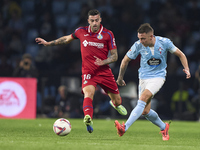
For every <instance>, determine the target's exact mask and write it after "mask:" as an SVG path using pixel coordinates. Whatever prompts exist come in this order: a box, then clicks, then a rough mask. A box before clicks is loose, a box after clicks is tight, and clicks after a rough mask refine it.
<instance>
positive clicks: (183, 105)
mask: <svg viewBox="0 0 200 150" xmlns="http://www.w3.org/2000/svg"><path fill="white" fill-rule="evenodd" d="M171 110H172V112H173V119H178V120H196V119H197V114H196V109H195V107H194V104H193V103H192V102H191V95H190V92H189V87H188V85H187V84H186V83H184V82H180V87H179V89H178V90H177V91H175V92H174V94H173V95H172V101H171Z"/></svg>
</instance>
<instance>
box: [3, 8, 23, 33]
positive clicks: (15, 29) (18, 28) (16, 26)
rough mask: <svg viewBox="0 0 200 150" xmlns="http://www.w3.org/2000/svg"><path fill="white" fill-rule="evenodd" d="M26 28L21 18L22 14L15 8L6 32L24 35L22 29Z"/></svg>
mask: <svg viewBox="0 0 200 150" xmlns="http://www.w3.org/2000/svg"><path fill="white" fill-rule="evenodd" d="M23 28H24V23H23V20H22V18H21V15H20V13H19V12H18V11H16V10H14V11H13V12H12V14H11V19H10V20H9V22H8V27H7V30H6V32H7V33H8V34H13V33H17V34H19V35H20V36H22V31H23Z"/></svg>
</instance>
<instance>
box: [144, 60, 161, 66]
mask: <svg viewBox="0 0 200 150" xmlns="http://www.w3.org/2000/svg"><path fill="white" fill-rule="evenodd" d="M147 63H148V65H149V66H151V67H157V66H159V65H160V63H161V60H160V59H155V58H152V59H149V60H148V61H147Z"/></svg>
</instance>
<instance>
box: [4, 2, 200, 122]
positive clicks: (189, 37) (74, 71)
mask: <svg viewBox="0 0 200 150" xmlns="http://www.w3.org/2000/svg"><path fill="white" fill-rule="evenodd" d="M92 8H96V9H98V10H99V11H100V12H101V15H102V18H103V20H102V24H103V25H104V26H105V27H106V28H108V29H111V30H112V31H113V33H114V35H115V38H116V44H117V48H118V55H119V58H118V61H117V62H116V63H114V64H112V65H111V68H112V71H113V74H114V75H115V76H117V75H118V71H119V67H120V66H119V65H120V63H121V60H122V58H123V56H124V55H125V54H126V52H127V50H128V49H130V46H131V45H132V44H133V41H136V40H137V37H136V35H137V28H138V27H139V25H140V24H142V23H144V22H149V23H150V24H151V25H152V27H153V28H155V29H156V33H155V34H156V35H162V36H166V37H168V38H170V39H171V40H172V41H173V42H174V44H175V45H177V47H179V48H180V49H181V50H182V51H183V52H184V53H185V54H186V56H187V58H188V61H189V66H190V72H191V75H192V78H191V79H190V80H188V81H186V80H185V76H184V74H183V73H182V66H181V64H180V62H179V61H178V60H177V58H176V57H175V56H173V55H171V54H169V56H168V68H167V74H168V77H167V80H166V83H165V85H164V86H163V88H162V89H161V91H160V92H159V93H158V94H157V95H156V97H155V101H157V103H156V105H157V107H156V108H155V109H157V112H158V113H159V114H160V116H161V118H164V119H168V118H175V119H179V118H182V119H184V116H181V117H180V115H181V114H183V113H181V112H182V111H185V112H186V113H187V112H188V111H189V113H187V115H188V114H189V115H190V114H192V115H191V116H192V117H188V116H187V119H191V120H197V118H198V113H199V109H200V108H199V107H200V104H199V103H200V102H199V101H200V98H199V93H198V92H199V91H200V87H199V84H200V82H199V81H200V80H199V79H197V78H199V76H197V75H195V73H196V74H199V69H198V68H199V66H200V51H199V49H198V47H200V20H199V14H200V0H126V1H124V0H2V1H0V10H1V11H0V70H1V71H0V76H1V77H16V76H20V77H27V76H26V75H23V74H21V75H16V70H17V69H18V68H19V67H20V64H21V63H20V62H21V59H22V58H23V57H24V54H26V55H27V54H29V55H30V56H31V61H32V62H31V63H32V64H31V65H32V66H33V68H34V69H37V73H36V72H35V71H34V73H33V74H32V75H31V74H29V76H28V77H36V78H37V79H38V86H37V87H38V88H37V91H38V92H37V108H38V114H46V116H49V117H52V115H51V114H52V111H54V109H55V108H53V107H52V109H51V110H49V109H48V108H49V106H47V105H56V104H58V102H57V101H56V100H57V99H58V98H57V97H59V92H58V90H57V89H59V87H60V85H65V86H67V90H68V92H70V93H81V88H80V85H81V83H80V81H81V57H80V48H79V47H80V45H79V41H78V40H77V41H74V42H73V43H71V44H69V45H65V46H54V47H45V46H39V45H37V44H36V43H35V41H34V39H35V38H36V37H42V38H44V39H46V40H47V41H49V40H53V39H57V38H58V37H61V36H64V35H68V34H70V33H72V32H74V30H75V29H76V28H77V27H79V26H86V25H87V12H88V11H89V10H90V9H92ZM26 55H25V56H26ZM138 67H139V58H138V59H137V61H134V63H130V65H129V66H128V68H127V73H126V74H125V80H126V82H127V83H128V82H135V83H136V85H137V84H138V83H137V78H138V72H137V70H138ZM172 85H173V86H172ZM77 90H78V91H77ZM177 91H179V93H180V94H179V95H181V94H182V93H183V91H184V92H186V93H187V97H184V98H185V99H181V100H180V98H179V97H181V96H178V95H177V93H176V92H177ZM97 92H98V93H99V94H100V95H101V97H102V98H104V100H102V103H100V102H97V105H96V106H97V107H96V109H95V110H96V111H95V113H96V117H98V114H99V115H111V114H112V112H110V111H108V109H109V106H108V105H109V104H108V101H109V99H108V100H106V101H105V99H106V97H104V94H102V92H101V90H99V89H98V90H97ZM71 95H76V96H77V94H71ZM77 97H78V98H77V99H78V100H79V102H80V103H81V100H82V99H81V95H78V96H77ZM122 97H123V96H122ZM71 99H73V98H71ZM97 99H99V96H97ZM124 99H127V101H130V103H132V97H129V96H124ZM98 101H99V100H98ZM124 101H125V100H124ZM180 101H182V102H180ZM186 101H189V103H190V104H191V105H193V107H192V112H191V109H188V107H186V106H185V105H187V104H188V103H185V102H186ZM46 102H47V103H46ZM79 102H78V103H77V104H79V105H80V103H79ZM130 103H129V104H130ZM129 104H128V105H127V107H128V106H129ZM181 105H182V106H181ZM180 106H181V107H182V109H181V110H180V111H181V112H180V111H178V112H177V113H176V115H174V114H175V112H174V110H175V108H176V107H177V108H178V107H180ZM45 108H46V109H45ZM50 108H51V107H50ZM75 108H76V107H75ZM80 109H81V106H80ZM176 110H179V109H176ZM77 112H82V111H80V110H77ZM177 114H179V115H178V116H177ZM80 115H82V114H79V115H76V116H80Z"/></svg>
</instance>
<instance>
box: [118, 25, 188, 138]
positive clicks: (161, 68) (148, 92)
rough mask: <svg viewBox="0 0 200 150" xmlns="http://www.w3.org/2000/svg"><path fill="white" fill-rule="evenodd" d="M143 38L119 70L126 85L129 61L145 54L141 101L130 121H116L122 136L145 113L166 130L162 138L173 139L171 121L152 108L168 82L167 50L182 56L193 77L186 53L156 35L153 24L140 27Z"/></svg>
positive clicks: (119, 83) (181, 59) (141, 37)
mask: <svg viewBox="0 0 200 150" xmlns="http://www.w3.org/2000/svg"><path fill="white" fill-rule="evenodd" d="M138 38H139V40H138V41H137V42H135V43H134V44H133V46H132V47H131V49H130V50H129V51H128V52H127V54H126V55H125V56H124V58H123V60H122V62H121V65H120V70H119V76H118V79H117V84H118V85H119V86H125V85H126V83H125V81H124V80H123V77H124V74H125V71H126V69H127V66H128V63H129V62H130V61H131V60H132V59H136V57H137V56H138V55H139V54H141V60H140V68H139V71H138V72H139V100H138V102H137V105H136V107H135V108H134V109H133V110H132V112H131V114H130V116H129V118H128V120H127V121H126V123H125V124H124V122H123V123H122V124H120V123H119V122H118V121H117V120H115V127H116V128H117V132H118V135H119V136H122V135H123V134H124V133H125V132H126V131H127V130H128V128H129V127H130V126H131V125H132V124H133V123H134V122H135V121H136V120H137V119H138V118H139V117H140V116H141V115H144V116H145V118H146V119H147V120H149V121H151V122H152V123H153V124H155V125H157V126H158V127H159V128H160V130H161V133H162V139H163V140H164V141H165V140H169V134H168V130H169V123H167V122H166V123H164V122H163V121H162V120H161V119H160V118H159V116H158V114H157V113H156V112H155V111H154V110H152V109H151V98H152V97H153V96H154V95H155V94H156V93H157V92H158V91H159V90H160V88H161V87H162V86H163V84H164V82H165V76H166V67H167V63H166V61H167V52H168V51H169V52H171V53H172V54H175V55H176V56H178V57H179V59H180V61H181V63H182V65H183V68H184V69H183V72H184V73H185V74H186V79H189V78H190V77H191V75H190V70H189V67H188V61H187V58H186V56H185V55H184V54H183V52H181V51H180V50H179V49H178V48H177V47H176V46H175V45H174V44H173V43H172V42H171V40H170V39H168V38H164V37H160V36H154V30H153V28H152V27H151V26H150V24H149V23H145V24H142V25H141V26H140V27H139V29H138Z"/></svg>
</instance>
